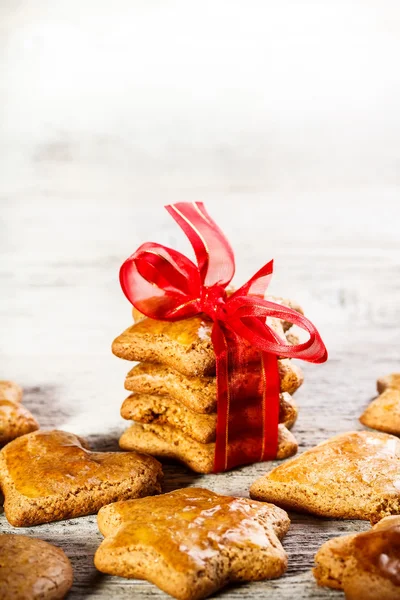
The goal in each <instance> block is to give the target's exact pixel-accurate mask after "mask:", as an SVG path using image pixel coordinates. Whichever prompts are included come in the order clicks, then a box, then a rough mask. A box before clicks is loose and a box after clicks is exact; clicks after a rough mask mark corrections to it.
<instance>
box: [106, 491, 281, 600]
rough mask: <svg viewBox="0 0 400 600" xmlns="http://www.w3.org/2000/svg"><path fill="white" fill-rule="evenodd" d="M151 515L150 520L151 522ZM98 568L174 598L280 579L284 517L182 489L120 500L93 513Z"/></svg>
mask: <svg viewBox="0 0 400 600" xmlns="http://www.w3.org/2000/svg"><path fill="white" fill-rule="evenodd" d="M149 514H151V519H149ZM98 524H99V528H100V531H101V532H102V533H103V535H105V536H106V538H105V540H104V541H103V542H102V543H101V545H100V547H99V548H98V550H97V552H96V554H95V559H94V562H95V566H96V567H97V569H99V570H100V571H102V572H103V573H108V574H110V575H118V576H120V577H129V578H136V579H146V580H148V581H150V582H152V583H154V584H155V585H157V586H158V587H159V588H160V589H162V590H163V591H164V592H167V594H170V595H171V596H173V597H174V598H178V599H179V600H200V599H201V598H205V597H206V596H209V595H210V594H212V593H214V592H216V591H217V590H218V589H220V588H222V587H224V586H225V585H227V584H228V583H229V582H238V581H259V580H262V579H271V578H276V577H280V576H281V575H282V574H283V573H284V572H285V570H286V565H287V556H286V553H285V551H284V549H283V548H282V546H281V543H280V541H279V539H280V538H282V537H283V536H284V535H285V533H286V532H287V530H288V528H289V525H290V521H289V518H288V516H287V514H286V513H285V512H284V511H282V510H280V509H279V508H277V507H276V506H272V505H267V504H266V505H264V504H262V503H260V502H254V501H251V500H248V499H247V498H234V497H231V496H220V495H218V494H214V493H213V492H210V491H208V490H205V489H202V488H186V489H181V490H177V491H175V492H171V493H169V494H163V495H161V496H157V498H148V499H146V501H143V500H135V501H131V502H118V503H116V504H111V505H110V506H106V507H104V508H103V509H102V510H101V511H100V512H99V515H98Z"/></svg>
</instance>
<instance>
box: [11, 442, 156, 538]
mask: <svg viewBox="0 0 400 600" xmlns="http://www.w3.org/2000/svg"><path fill="white" fill-rule="evenodd" d="M161 477H162V470H161V465H160V463H159V462H158V461H157V460H155V459H154V458H152V457H150V456H141V455H140V454H136V453H134V452H133V453H131V452H91V451H90V450H89V449H88V446H87V444H86V443H85V442H84V441H83V440H82V439H80V438H78V437H77V436H76V435H74V434H72V433H66V432H64V431H36V432H34V433H30V434H28V435H25V436H23V437H20V438H18V439H16V440H14V441H13V442H10V443H9V444H8V445H7V446H5V448H3V450H1V452H0V487H1V488H2V491H3V494H4V498H5V502H4V510H5V514H6V517H7V519H8V521H9V522H10V523H11V525H14V526H15V527H24V526H29V525H38V524H39V523H48V522H51V521H58V520H60V519H67V518H72V517H79V516H83V515H88V514H91V513H95V512H97V511H98V510H99V508H100V507H101V506H103V505H104V504H108V503H110V502H115V501H116V500H123V499H127V498H137V497H141V496H147V495H149V494H156V493H158V492H160V491H161V486H160V479H161Z"/></svg>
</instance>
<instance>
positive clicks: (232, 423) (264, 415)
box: [212, 321, 280, 473]
mask: <svg viewBox="0 0 400 600" xmlns="http://www.w3.org/2000/svg"><path fill="white" fill-rule="evenodd" d="M212 342H213V345H214V351H215V355H216V366H217V429H216V442H215V457H214V472H216V473H218V472H221V471H226V470H228V469H232V468H233V467H237V466H239V465H245V464H251V463H255V462H259V461H260V460H267V459H272V458H276V452H277V445H278V422H279V391H280V381H279V372H278V362H277V358H276V356H273V355H271V354H266V353H260V354H259V360H258V361H256V362H253V363H249V362H248V345H247V344H246V342H244V341H243V340H242V339H241V338H240V336H238V335H237V334H236V333H235V332H233V331H232V330H230V329H228V328H227V327H225V325H224V323H222V322H220V321H216V322H215V323H214V326H213V332H212Z"/></svg>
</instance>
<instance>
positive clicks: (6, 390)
mask: <svg viewBox="0 0 400 600" xmlns="http://www.w3.org/2000/svg"><path fill="white" fill-rule="evenodd" d="M0 398H1V399H2V400H10V402H21V400H22V388H21V387H20V386H19V385H18V383H15V382H14V381H5V380H1V381H0Z"/></svg>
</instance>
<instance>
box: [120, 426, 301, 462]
mask: <svg viewBox="0 0 400 600" xmlns="http://www.w3.org/2000/svg"><path fill="white" fill-rule="evenodd" d="M244 443H248V444H252V440H249V441H247V442H246V441H244V440H242V439H241V438H239V437H237V438H236V439H235V440H234V442H233V443H232V444H231V447H232V450H233V451H235V450H237V448H238V447H240V448H243V444H244ZM119 445H120V447H121V448H122V450H134V451H135V452H143V453H145V454H151V455H152V456H157V457H158V458H170V459H173V460H178V461H179V462H182V463H183V464H185V465H187V466H188V467H189V469H192V470H193V471H196V473H212V472H213V470H214V457H215V442H210V443H208V444H202V443H201V442H197V441H196V440H194V439H193V438H191V437H188V436H187V435H185V434H184V433H183V432H182V431H181V429H179V428H178V427H171V426H170V425H154V424H153V423H134V424H133V425H131V427H129V428H128V429H127V430H126V431H125V432H124V433H123V434H122V436H121V437H120V440H119ZM297 447H298V445H297V440H296V438H295V437H294V435H293V434H292V433H291V432H290V431H289V430H288V429H286V427H285V426H284V425H282V424H281V423H280V424H279V425H278V447H277V454H276V458H277V459H278V460H282V459H283V458H288V457H289V456H293V454H296V452H297Z"/></svg>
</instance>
